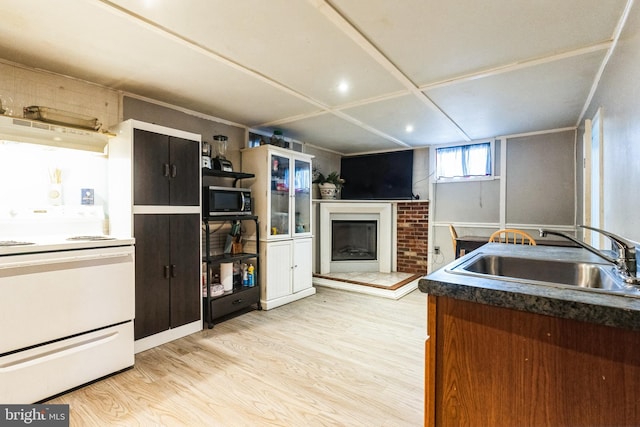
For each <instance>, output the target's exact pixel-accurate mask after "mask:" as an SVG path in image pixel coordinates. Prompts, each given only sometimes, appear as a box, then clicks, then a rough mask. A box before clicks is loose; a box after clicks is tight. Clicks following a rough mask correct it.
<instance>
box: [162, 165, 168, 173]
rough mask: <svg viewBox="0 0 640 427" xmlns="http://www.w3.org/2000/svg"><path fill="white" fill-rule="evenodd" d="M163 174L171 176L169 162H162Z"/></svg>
mask: <svg viewBox="0 0 640 427" xmlns="http://www.w3.org/2000/svg"><path fill="white" fill-rule="evenodd" d="M162 176H169V163H163V164H162Z"/></svg>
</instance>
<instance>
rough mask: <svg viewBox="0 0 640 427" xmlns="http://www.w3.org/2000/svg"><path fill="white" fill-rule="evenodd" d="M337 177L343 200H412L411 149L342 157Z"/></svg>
mask: <svg viewBox="0 0 640 427" xmlns="http://www.w3.org/2000/svg"><path fill="white" fill-rule="evenodd" d="M340 176H341V177H342V178H343V179H344V180H345V184H344V186H343V187H342V193H341V196H340V197H341V198H342V199H347V200H382V199H389V200H394V199H412V198H413V191H412V190H413V186H412V183H413V150H404V151H392V152H388V153H377V154H366V155H361V156H350V157H343V158H342V159H341V161H340Z"/></svg>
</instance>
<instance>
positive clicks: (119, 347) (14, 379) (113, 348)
mask: <svg viewBox="0 0 640 427" xmlns="http://www.w3.org/2000/svg"><path fill="white" fill-rule="evenodd" d="M133 364H134V355H133V322H131V321H129V322H127V323H124V324H121V325H117V326H112V327H110V328H105V329H101V330H99V331H94V332H90V333H87V334H83V335H79V336H76V337H73V338H69V339H66V340H62V341H57V342H54V343H51V344H47V345H42V346H39V347H35V348H31V349H29V350H25V351H20V352H17V353H12V354H9V355H5V356H2V357H0V402H2V403H5V404H30V403H34V402H38V401H40V400H43V399H45V398H47V397H50V396H53V395H55V394H58V393H61V392H63V391H66V390H69V389H71V388H73V387H77V386H79V385H82V384H85V383H87V382H90V381H93V380H95V379H97V378H101V377H103V376H105V375H109V374H111V373H113V372H116V371H119V370H121V369H124V368H128V367H130V366H133Z"/></svg>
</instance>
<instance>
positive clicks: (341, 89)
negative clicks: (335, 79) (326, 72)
mask: <svg viewBox="0 0 640 427" xmlns="http://www.w3.org/2000/svg"><path fill="white" fill-rule="evenodd" d="M338 92H340V93H347V92H349V83H347V82H340V84H339V85H338Z"/></svg>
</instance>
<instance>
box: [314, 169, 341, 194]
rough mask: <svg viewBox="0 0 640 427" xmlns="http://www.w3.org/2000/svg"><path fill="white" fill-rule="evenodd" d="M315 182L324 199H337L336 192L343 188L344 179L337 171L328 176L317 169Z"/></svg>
mask: <svg viewBox="0 0 640 427" xmlns="http://www.w3.org/2000/svg"><path fill="white" fill-rule="evenodd" d="M313 183H314V184H318V189H319V190H320V197H322V198H323V199H335V198H336V194H337V193H339V192H340V190H341V189H342V185H343V184H344V179H342V178H340V175H339V174H338V172H336V171H333V172H331V173H330V174H329V175H327V176H325V175H324V174H323V173H322V172H318V171H316V177H315V179H314V180H313Z"/></svg>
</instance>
